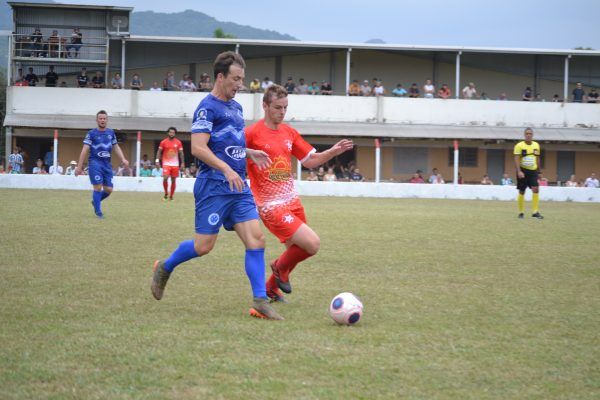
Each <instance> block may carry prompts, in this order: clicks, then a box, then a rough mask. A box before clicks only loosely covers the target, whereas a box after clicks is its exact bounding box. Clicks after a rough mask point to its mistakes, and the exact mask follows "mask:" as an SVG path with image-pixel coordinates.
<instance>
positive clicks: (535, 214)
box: [531, 212, 544, 219]
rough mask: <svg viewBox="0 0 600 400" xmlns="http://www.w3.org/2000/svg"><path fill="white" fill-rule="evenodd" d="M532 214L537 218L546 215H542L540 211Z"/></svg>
mask: <svg viewBox="0 0 600 400" xmlns="http://www.w3.org/2000/svg"><path fill="white" fill-rule="evenodd" d="M531 216H532V217H533V218H537V219H544V217H543V216H542V214H540V213H539V212H536V213H534V214H531Z"/></svg>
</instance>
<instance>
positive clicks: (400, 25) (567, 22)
mask: <svg viewBox="0 0 600 400" xmlns="http://www.w3.org/2000/svg"><path fill="white" fill-rule="evenodd" d="M59 2H61V3H75V4H100V5H119V6H124V7H134V11H156V12H169V13H172V12H180V11H184V10H186V9H192V10H196V11H201V12H203V13H205V14H208V15H210V16H212V17H215V18H216V19H218V20H221V21H230V22H235V23H238V24H241V25H250V26H253V27H255V28H261V29H271V30H275V31H278V32H280V33H287V34H290V35H292V36H294V37H296V38H298V39H300V40H305V41H324V42H358V43H362V42H365V41H367V40H369V39H381V40H383V41H385V42H386V43H388V44H407V45H411V44H415V45H439V46H442V45H447V46H483V47H521V48H546V49H571V48H574V47H578V46H584V47H592V48H594V49H596V50H598V49H600V33H599V31H598V24H599V22H600V0H501V1H498V0H395V1H394V0H370V1H364V0H362V1H357V0H345V1H344V0H330V1H327V0H301V1H297V2H282V1H274V0H256V1H248V0H229V1H222V2H215V1H197V0H196V1H194V0H178V1H165V0H144V1H142V0H119V1H112V0H103V1H95V0H82V1H71V0H60V1H59ZM165 35H166V36H168V32H165Z"/></svg>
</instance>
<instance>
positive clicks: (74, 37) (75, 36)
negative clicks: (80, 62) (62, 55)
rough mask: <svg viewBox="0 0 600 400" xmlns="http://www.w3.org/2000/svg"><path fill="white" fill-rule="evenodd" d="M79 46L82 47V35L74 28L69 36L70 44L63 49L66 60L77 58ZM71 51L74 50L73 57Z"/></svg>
mask: <svg viewBox="0 0 600 400" xmlns="http://www.w3.org/2000/svg"><path fill="white" fill-rule="evenodd" d="M81 46H83V35H82V34H81V32H80V31H79V28H75V29H73V33H72V34H71V44H68V45H67V46H66V48H65V50H66V51H67V58H78V57H79V50H80V49H81ZM71 50H75V54H74V56H71Z"/></svg>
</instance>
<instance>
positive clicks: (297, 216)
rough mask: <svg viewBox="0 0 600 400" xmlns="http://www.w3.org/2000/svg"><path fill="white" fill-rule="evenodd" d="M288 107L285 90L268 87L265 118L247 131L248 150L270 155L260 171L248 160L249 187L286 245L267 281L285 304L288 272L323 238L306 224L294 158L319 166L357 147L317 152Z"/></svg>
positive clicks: (314, 250)
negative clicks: (287, 118)
mask: <svg viewBox="0 0 600 400" xmlns="http://www.w3.org/2000/svg"><path fill="white" fill-rule="evenodd" d="M287 107H288V98H287V90H286V89H285V88H283V87H282V86H279V85H272V86H270V87H269V88H268V89H267V90H266V92H265V94H264V97H263V110H264V111H265V118H264V119H262V120H260V121H258V122H257V123H255V124H254V125H252V126H250V127H248V128H246V147H247V148H250V149H255V150H262V151H264V152H266V153H267V154H268V155H269V157H270V159H271V161H272V164H271V166H270V167H269V168H267V169H262V170H261V169H259V168H258V167H257V166H256V164H254V163H253V162H252V161H251V160H249V161H248V175H249V178H250V189H252V194H253V195H254V200H255V201H256V205H257V207H258V212H259V215H260V218H261V219H262V221H263V223H264V224H265V226H266V227H267V228H268V229H269V230H270V231H271V233H273V235H275V236H276V237H277V238H278V239H279V240H280V241H281V242H282V243H283V244H284V245H285V247H286V250H285V251H284V252H283V254H281V255H280V256H279V258H277V260H275V261H273V262H272V263H271V269H272V271H273V274H272V275H271V276H270V277H269V279H268V281H267V295H268V296H269V297H270V298H271V299H272V300H274V301H285V298H284V297H283V294H282V293H281V292H280V291H279V289H281V290H282V291H284V292H286V293H291V292H292V286H291V284H290V281H289V274H290V272H292V270H293V269H294V268H295V267H296V265H298V263H300V262H301V261H303V260H305V259H307V258H308V257H311V256H313V255H315V254H316V253H317V252H318V251H319V246H320V238H319V236H318V235H317V234H316V233H315V231H313V230H312V229H311V228H310V227H309V226H308V225H307V224H306V216H305V215H304V207H303V206H302V203H301V202H300V198H299V197H298V193H297V192H296V188H295V186H294V178H293V176H292V156H294V157H296V158H297V159H298V161H299V162H300V163H302V165H303V166H305V167H306V168H315V167H318V166H319V165H321V164H323V163H326V162H327V161H329V160H331V159H332V158H333V157H335V156H337V155H339V154H342V153H343V152H345V151H347V150H350V149H352V148H353V147H354V144H353V143H352V141H351V140H347V139H343V140H340V141H339V142H337V143H336V144H335V145H333V146H332V147H331V148H330V149H328V150H326V151H324V152H321V153H317V152H316V150H315V148H314V147H312V146H311V145H310V144H309V143H307V142H306V141H305V140H304V139H303V138H302V136H300V134H299V133H298V131H296V130H295V129H294V128H292V127H291V126H289V125H287V124H284V123H283V119H284V118H285V113H286V111H287Z"/></svg>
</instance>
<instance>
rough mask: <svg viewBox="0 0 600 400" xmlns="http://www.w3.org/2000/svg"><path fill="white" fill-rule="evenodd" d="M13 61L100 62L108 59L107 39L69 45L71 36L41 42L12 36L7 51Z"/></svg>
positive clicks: (55, 37) (92, 38)
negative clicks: (9, 47)
mask: <svg viewBox="0 0 600 400" xmlns="http://www.w3.org/2000/svg"><path fill="white" fill-rule="evenodd" d="M9 54H10V55H11V58H12V59H13V60H19V61H33V60H36V61H38V60H43V59H49V61H50V60H51V61H53V62H56V61H65V62H68V61H78V62H81V61H85V62H90V61H92V62H93V61H100V62H106V61H107V57H108V38H107V37H89V38H85V39H84V40H83V41H82V43H81V44H78V43H71V36H60V35H58V36H49V37H48V38H47V39H46V40H43V41H41V42H39V41H36V40H34V39H32V37H31V36H26V35H12V38H11V49H10V51H9Z"/></svg>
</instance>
